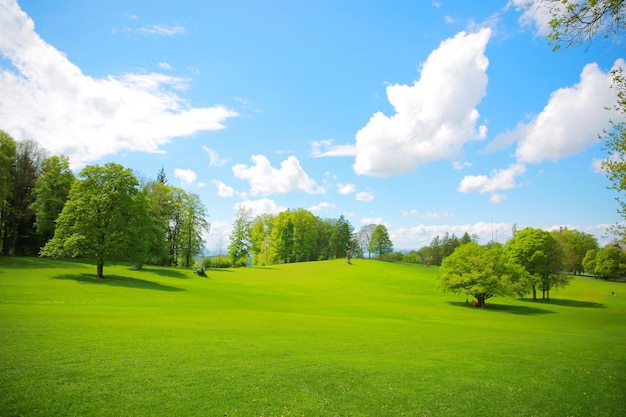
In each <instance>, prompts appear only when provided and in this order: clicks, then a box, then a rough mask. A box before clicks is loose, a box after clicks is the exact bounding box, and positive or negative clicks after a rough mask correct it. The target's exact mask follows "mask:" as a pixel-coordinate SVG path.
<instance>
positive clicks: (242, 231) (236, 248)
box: [228, 207, 252, 267]
mask: <svg viewBox="0 0 626 417" xmlns="http://www.w3.org/2000/svg"><path fill="white" fill-rule="evenodd" d="M251 232H252V212H251V211H250V209H247V208H245V207H242V208H240V209H239V211H238V212H237V216H236V217H235V221H234V223H233V230H232V232H231V233H230V245H228V253H229V255H230V259H231V261H232V265H233V267H236V266H237V265H239V263H240V262H241V260H245V261H246V263H247V260H248V257H249V256H250V247H251V245H252V242H251Z"/></svg>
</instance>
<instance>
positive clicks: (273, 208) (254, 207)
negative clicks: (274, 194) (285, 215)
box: [233, 198, 287, 217]
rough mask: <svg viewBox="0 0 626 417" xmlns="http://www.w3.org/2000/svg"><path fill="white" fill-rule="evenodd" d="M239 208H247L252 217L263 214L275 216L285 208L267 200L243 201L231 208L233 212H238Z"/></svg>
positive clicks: (285, 208)
mask: <svg viewBox="0 0 626 417" xmlns="http://www.w3.org/2000/svg"><path fill="white" fill-rule="evenodd" d="M241 208H247V209H249V210H250V212H251V214H252V217H256V216H260V215H263V214H273V215H277V214H279V213H281V212H283V211H285V210H287V207H285V206H279V205H277V204H276V202H275V201H274V200H272V199H269V198H261V199H259V200H245V201H240V202H239V203H237V204H235V205H234V206H233V210H235V211H239V210H240V209H241Z"/></svg>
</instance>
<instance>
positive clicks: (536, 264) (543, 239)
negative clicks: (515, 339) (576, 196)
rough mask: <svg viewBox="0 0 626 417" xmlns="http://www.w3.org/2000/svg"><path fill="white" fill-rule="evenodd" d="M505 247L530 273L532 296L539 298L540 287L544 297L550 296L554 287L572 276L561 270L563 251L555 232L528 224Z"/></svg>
mask: <svg viewBox="0 0 626 417" xmlns="http://www.w3.org/2000/svg"><path fill="white" fill-rule="evenodd" d="M504 249H505V252H506V253H507V255H508V256H510V257H511V258H513V259H514V260H515V261H516V262H517V263H519V264H520V265H522V266H523V267H524V268H525V269H526V271H527V272H528V273H529V274H530V276H531V279H530V285H531V288H532V293H533V300H536V299H537V287H539V288H541V290H542V298H543V299H545V300H549V299H550V289H551V288H553V287H560V286H565V285H567V284H568V283H569V281H570V278H569V276H567V275H564V274H561V273H560V272H561V269H562V252H561V250H560V249H561V248H560V246H559V244H558V242H557V240H556V238H555V237H554V235H553V234H552V233H550V232H546V231H545V230H541V229H534V228H531V227H528V228H526V229H523V230H520V231H518V232H517V233H516V234H515V236H513V237H512V238H511V240H509V241H508V242H507V243H506V245H505V246H504Z"/></svg>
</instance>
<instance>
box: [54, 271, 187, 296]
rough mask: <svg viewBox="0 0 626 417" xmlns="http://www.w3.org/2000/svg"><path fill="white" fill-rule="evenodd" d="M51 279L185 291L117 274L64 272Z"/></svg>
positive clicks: (143, 288)
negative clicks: (100, 274)
mask: <svg viewBox="0 0 626 417" xmlns="http://www.w3.org/2000/svg"><path fill="white" fill-rule="evenodd" d="M52 279H63V280H73V281H76V282H80V283H81V284H96V285H109V286H112V287H127V288H138V289H142V290H158V291H172V292H179V291H185V290H183V289H182V288H176V287H170V286H169V285H161V284H159V283H157V282H152V281H146V280H143V279H137V278H129V277H122V276H119V275H107V276H105V277H104V278H96V277H95V276H94V275H91V274H65V275H59V276H57V277H53V278H52Z"/></svg>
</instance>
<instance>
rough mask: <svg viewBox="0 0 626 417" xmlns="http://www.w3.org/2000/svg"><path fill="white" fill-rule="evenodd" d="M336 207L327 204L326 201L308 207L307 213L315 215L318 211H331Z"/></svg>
mask: <svg viewBox="0 0 626 417" xmlns="http://www.w3.org/2000/svg"><path fill="white" fill-rule="evenodd" d="M335 207H336V205H335V204H333V203H329V202H328V201H322V202H321V203H319V204H316V205H314V206H311V207H309V211H311V212H313V213H316V212H318V211H322V210H332V209H334V208H335Z"/></svg>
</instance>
